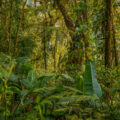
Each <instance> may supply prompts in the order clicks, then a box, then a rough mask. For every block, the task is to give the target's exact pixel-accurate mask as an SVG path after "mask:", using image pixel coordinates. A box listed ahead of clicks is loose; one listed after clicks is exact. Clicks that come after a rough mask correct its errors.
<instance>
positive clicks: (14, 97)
mask: <svg viewBox="0 0 120 120" xmlns="http://www.w3.org/2000/svg"><path fill="white" fill-rule="evenodd" d="M21 59H22V58H20V60H12V59H11V57H9V56H8V57H5V59H4V61H3V60H2V62H1V65H0V106H1V107H0V120H6V119H9V120H12V119H15V120H23V119H24V120H39V119H40V120H57V119H58V120H59V119H60V118H61V119H68V120H69V119H70V120H74V119H75V120H77V119H79V118H81V119H85V118H86V119H87V118H89V115H90V116H92V111H93V109H95V108H97V109H100V108H101V105H100V98H101V97H102V90H101V87H100V84H99V83H98V81H97V77H96V70H95V66H94V64H93V63H92V62H91V61H88V63H87V64H86V70H85V72H84V74H83V75H81V76H82V77H81V79H79V84H78V85H77V87H76V84H75V83H76V80H75V79H74V78H72V77H70V76H68V75H66V74H60V73H54V72H53V73H49V74H45V75H36V73H35V71H34V69H32V67H31V66H32V65H31V66H30V64H29V62H28V61H27V62H25V60H23V61H21ZM23 67H24V68H23ZM16 71H17V72H16ZM70 116H71V117H70Z"/></svg>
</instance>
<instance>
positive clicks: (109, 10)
mask: <svg viewBox="0 0 120 120" xmlns="http://www.w3.org/2000/svg"><path fill="white" fill-rule="evenodd" d="M112 42H113V3H112V0H105V66H106V67H108V68H111V67H112Z"/></svg>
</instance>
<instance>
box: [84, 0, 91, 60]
mask: <svg viewBox="0 0 120 120" xmlns="http://www.w3.org/2000/svg"><path fill="white" fill-rule="evenodd" d="M84 4H85V9H86V10H85V13H84V21H85V23H86V25H87V27H88V24H89V23H88V7H87V1H86V0H84ZM84 36H85V40H84V41H85V60H86V62H87V61H88V59H89V56H90V39H89V38H90V37H89V30H88V29H87V31H86V33H85V35H84Z"/></svg>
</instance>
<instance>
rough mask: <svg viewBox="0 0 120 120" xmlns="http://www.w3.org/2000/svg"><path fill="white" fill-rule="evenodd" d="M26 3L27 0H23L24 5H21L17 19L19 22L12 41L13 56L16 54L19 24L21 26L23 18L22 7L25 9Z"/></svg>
mask: <svg viewBox="0 0 120 120" xmlns="http://www.w3.org/2000/svg"><path fill="white" fill-rule="evenodd" d="M26 3H27V0H25V2H24V5H23V7H22V10H21V14H20V20H19V23H18V26H17V31H16V37H15V41H14V56H16V54H17V44H18V35H19V29H20V26H21V23H22V20H23V15H24V9H25V6H26Z"/></svg>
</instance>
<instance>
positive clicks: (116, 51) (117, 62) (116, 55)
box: [113, 25, 119, 66]
mask: <svg viewBox="0 0 120 120" xmlns="http://www.w3.org/2000/svg"><path fill="white" fill-rule="evenodd" d="M113 49H114V50H113V54H114V57H115V66H118V64H119V60H118V50H117V42H116V37H115V28H114V25H113Z"/></svg>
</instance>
